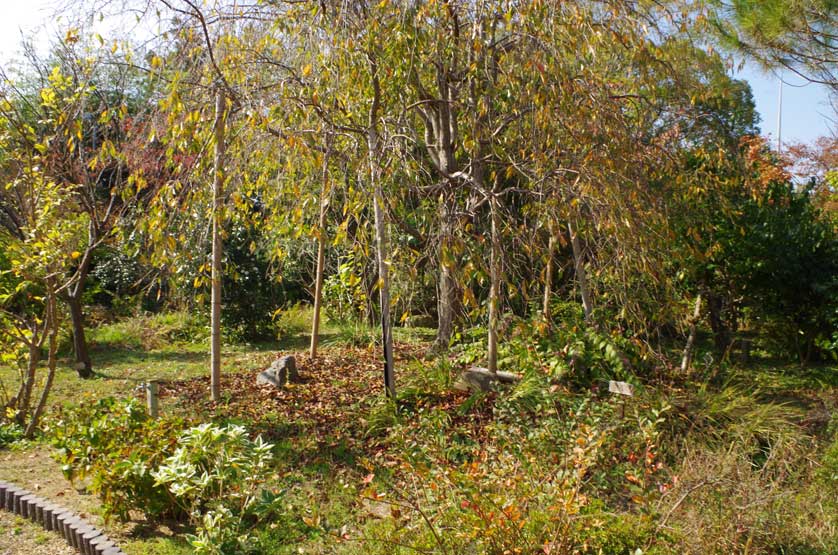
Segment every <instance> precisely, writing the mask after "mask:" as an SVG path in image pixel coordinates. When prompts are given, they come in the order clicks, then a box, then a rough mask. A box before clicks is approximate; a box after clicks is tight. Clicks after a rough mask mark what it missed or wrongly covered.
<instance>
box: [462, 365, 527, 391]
mask: <svg viewBox="0 0 838 555" xmlns="http://www.w3.org/2000/svg"><path fill="white" fill-rule="evenodd" d="M520 380H521V376H519V375H518V374H513V373H512V372H495V373H492V372H490V371H489V369H488V368H480V367H479V366H472V367H471V368H469V369H468V370H466V371H465V372H463V373H462V374H461V375H460V377H459V379H458V380H457V381H456V382H455V383H454V389H459V390H460V391H492V390H494V389H495V385H496V384H498V383H503V384H512V383H517V382H519V381H520Z"/></svg>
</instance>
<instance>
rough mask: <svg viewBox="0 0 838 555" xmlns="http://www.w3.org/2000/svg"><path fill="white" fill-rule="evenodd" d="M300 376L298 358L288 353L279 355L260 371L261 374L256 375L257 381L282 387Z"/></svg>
mask: <svg viewBox="0 0 838 555" xmlns="http://www.w3.org/2000/svg"><path fill="white" fill-rule="evenodd" d="M298 377H299V376H298V375H297V360H296V359H295V358H294V357H293V356H291V355H288V356H284V357H279V358H278V359H276V360H275V361H273V363H272V364H271V365H270V366H268V368H266V369H265V370H263V371H262V372H259V375H258V376H256V383H258V384H261V385H272V386H274V387H282V386H284V385H285V384H287V383H288V382H293V381H296V380H297V378H298Z"/></svg>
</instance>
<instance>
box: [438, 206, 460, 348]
mask: <svg viewBox="0 0 838 555" xmlns="http://www.w3.org/2000/svg"><path fill="white" fill-rule="evenodd" d="M451 198H453V194H451ZM451 204H452V201H451V199H449V198H448V196H446V197H445V198H443V199H442V200H441V201H440V206H439V218H440V239H439V294H438V295H439V296H438V297H437V329H436V340H435V341H434V349H435V350H437V351H447V350H448V346H449V345H450V344H451V334H452V333H453V331H454V307H455V295H456V292H457V285H456V283H454V273H453V272H452V269H451V264H450V260H451V257H452V256H451V250H450V249H451V242H452V238H453V235H454V222H453V217H454V210H453V209H452V206H451Z"/></svg>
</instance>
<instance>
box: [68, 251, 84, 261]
mask: <svg viewBox="0 0 838 555" xmlns="http://www.w3.org/2000/svg"><path fill="white" fill-rule="evenodd" d="M80 256H81V253H80V252H79V251H73V252H71V253H70V258H72V259H73V260H75V259H76V258H78V257H80Z"/></svg>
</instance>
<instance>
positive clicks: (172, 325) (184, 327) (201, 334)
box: [90, 312, 209, 351]
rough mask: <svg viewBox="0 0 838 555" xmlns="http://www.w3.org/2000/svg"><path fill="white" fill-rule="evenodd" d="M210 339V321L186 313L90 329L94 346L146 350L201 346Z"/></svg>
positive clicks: (157, 315) (171, 313) (139, 319)
mask: <svg viewBox="0 0 838 555" xmlns="http://www.w3.org/2000/svg"><path fill="white" fill-rule="evenodd" d="M208 338H209V326H208V325H207V322H206V320H205V319H204V318H202V317H200V316H196V315H193V314H189V313H186V312H168V313H165V314H154V315H143V316H136V317H133V318H126V319H124V320H121V321H119V322H115V323H113V324H107V325H104V326H99V327H98V328H95V329H93V330H90V340H91V343H92V344H94V345H98V346H101V347H105V346H107V347H118V348H126V349H136V350H146V351H148V350H152V349H159V348H160V347H163V346H165V345H170V344H172V343H201V342H204V341H206V340H207V339H208Z"/></svg>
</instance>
